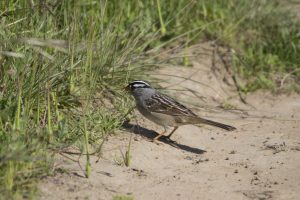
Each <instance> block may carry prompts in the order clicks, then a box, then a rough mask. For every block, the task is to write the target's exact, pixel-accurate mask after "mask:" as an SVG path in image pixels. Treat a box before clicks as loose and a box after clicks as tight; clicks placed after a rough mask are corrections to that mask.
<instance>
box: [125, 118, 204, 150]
mask: <svg viewBox="0 0 300 200" xmlns="http://www.w3.org/2000/svg"><path fill="white" fill-rule="evenodd" d="M122 127H123V128H125V129H126V130H128V131H130V132H132V133H134V134H139V135H142V136H144V137H146V138H148V139H150V140H151V141H152V140H153V138H155V137H156V136H157V135H158V133H157V132H155V131H153V130H149V129H146V128H143V127H141V126H139V125H134V124H130V123H129V122H124V123H123V125H122ZM158 141H160V142H163V143H165V144H168V145H170V146H172V147H174V148H177V149H181V150H184V151H187V152H191V153H194V154H203V153H205V152H206V151H205V150H202V149H198V148H195V147H190V146H187V145H184V144H179V143H177V142H176V141H174V140H171V139H170V138H168V137H167V136H162V137H160V138H159V139H158Z"/></svg>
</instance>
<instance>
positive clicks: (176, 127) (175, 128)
mask: <svg viewBox="0 0 300 200" xmlns="http://www.w3.org/2000/svg"><path fill="white" fill-rule="evenodd" d="M177 129H178V126H175V127H174V129H173V130H172V131H171V133H170V134H169V135H168V136H167V138H170V137H171V136H172V135H173V133H175V131H176V130H177Z"/></svg>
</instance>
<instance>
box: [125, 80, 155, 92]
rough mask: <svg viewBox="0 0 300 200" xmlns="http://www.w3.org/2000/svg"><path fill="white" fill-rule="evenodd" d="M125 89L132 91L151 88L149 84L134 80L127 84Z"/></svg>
mask: <svg viewBox="0 0 300 200" xmlns="http://www.w3.org/2000/svg"><path fill="white" fill-rule="evenodd" d="M126 88H127V89H129V90H131V91H133V90H135V89H137V88H151V86H150V84H149V83H147V82H145V81H142V80H136V81H132V82H131V83H129V84H128V86H127V87H126Z"/></svg>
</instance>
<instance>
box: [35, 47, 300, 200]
mask: <svg viewBox="0 0 300 200" xmlns="http://www.w3.org/2000/svg"><path fill="white" fill-rule="evenodd" d="M204 46H205V48H203V45H202V46H201V48H200V47H199V46H198V47H197V46H196V47H195V48H198V50H197V51H198V53H197V55H196V59H195V60H192V61H191V62H192V67H174V66H166V67H163V68H161V69H160V70H159V71H157V72H155V74H152V76H156V77H160V78H165V79H167V80H168V81H166V82H164V83H162V84H161V86H162V87H164V88H165V89H166V90H162V91H163V92H165V93H168V94H170V95H172V96H175V97H176V99H178V100H179V101H181V102H184V103H185V104H186V105H190V106H189V107H190V108H191V109H192V110H193V111H195V112H196V113H198V114H199V115H200V116H203V117H206V118H209V119H212V120H215V121H220V122H223V123H227V124H230V125H234V126H235V127H237V130H236V131H234V132H226V131H223V130H220V129H217V128H211V127H197V126H192V125H187V126H182V127H180V128H179V129H178V130H177V131H176V133H175V134H174V135H173V136H172V138H171V139H172V140H167V139H165V138H162V139H161V140H160V141H159V142H158V143H154V142H151V138H153V137H155V136H156V134H157V133H156V132H155V131H157V132H158V131H161V130H162V128H161V127H159V126H157V125H155V124H153V123H151V122H149V121H147V120H145V119H144V118H141V117H140V115H139V114H138V113H136V116H137V119H138V120H137V122H135V121H132V122H130V123H129V124H126V125H125V126H124V130H123V131H120V132H119V133H117V135H115V136H111V137H109V138H108V140H107V141H106V143H105V144H104V146H103V155H102V157H101V159H100V160H99V162H96V160H97V159H98V158H97V157H92V175H91V177H90V178H89V179H87V178H84V173H83V171H82V170H81V169H80V167H79V166H78V164H77V163H74V162H72V161H70V160H68V159H65V158H62V157H60V156H58V157H57V161H56V167H57V168H64V169H67V171H68V173H56V175H55V176H53V177H47V178H45V179H44V180H42V183H41V184H40V190H41V196H40V199H45V200H50V199H103V200H108V199H112V198H113V197H114V196H117V195H121V196H131V197H134V199H143V200H154V199H155V200H156V199H157V200H158V199H162V200H168V199H172V200H173V199H202V200H208V199H223V200H225V199H230V200H232V199H259V200H264V199H284V200H288V199H295V200H296V199H299V196H300V96H297V95H289V96H287V95H276V96H274V95H271V94H270V93H268V92H263V91H259V92H256V93H253V94H250V95H248V96H247V97H246V101H247V102H248V104H244V103H242V102H241V101H240V98H239V97H238V95H237V92H236V89H235V87H234V84H233V82H232V79H231V76H230V74H228V72H227V71H226V70H224V67H223V66H222V64H220V60H219V59H215V60H214V59H212V54H213V53H212V47H211V46H210V45H209V44H206V45H204ZM199 49H201V50H199ZM201 52H202V53H201ZM203 52H204V53H203ZM169 75H171V76H169ZM166 77H167V78H166ZM183 77H185V78H186V79H184V78H183ZM220 105H223V106H225V107H226V106H227V107H228V106H230V107H231V108H235V109H233V110H227V111H226V110H224V109H221V108H220ZM137 123H138V126H134V125H136V124H137ZM130 137H132V144H131V156H132V158H131V164H130V166H129V167H126V166H121V165H120V163H121V162H122V153H121V152H123V153H125V151H126V149H127V146H128V143H129V140H130ZM68 156H72V155H68ZM73 158H76V156H73ZM81 165H82V166H84V159H82V160H81Z"/></svg>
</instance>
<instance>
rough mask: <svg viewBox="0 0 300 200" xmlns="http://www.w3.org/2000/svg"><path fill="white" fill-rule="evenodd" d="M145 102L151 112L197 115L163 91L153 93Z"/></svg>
mask: <svg viewBox="0 0 300 200" xmlns="http://www.w3.org/2000/svg"><path fill="white" fill-rule="evenodd" d="M145 103H146V107H147V109H148V111H150V112H156V113H163V114H166V115H172V116H187V117H197V115H196V114H195V113H193V112H192V111H191V110H190V109H188V108H187V107H185V106H184V105H182V104H180V103H178V102H177V101H176V100H174V99H172V98H171V97H168V96H166V95H163V94H161V93H155V94H153V95H152V96H151V98H148V99H146V100H145Z"/></svg>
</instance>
